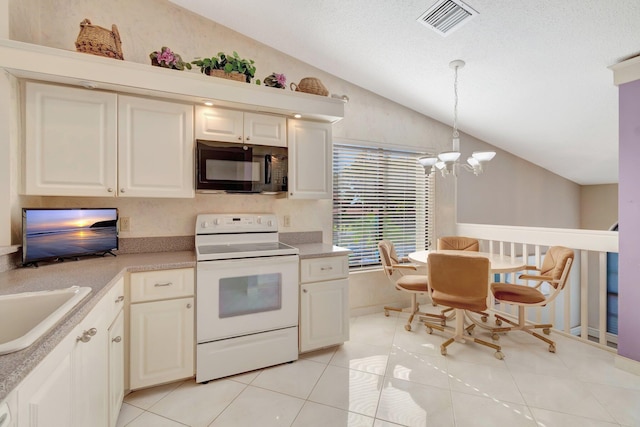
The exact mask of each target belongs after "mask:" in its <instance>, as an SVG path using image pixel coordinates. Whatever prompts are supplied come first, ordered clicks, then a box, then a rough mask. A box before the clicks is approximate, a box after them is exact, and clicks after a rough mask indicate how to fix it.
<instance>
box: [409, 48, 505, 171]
mask: <svg viewBox="0 0 640 427" xmlns="http://www.w3.org/2000/svg"><path fill="white" fill-rule="evenodd" d="M464 65H465V63H464V61H462V60H460V59H457V60H455V61H451V63H449V67H451V68H453V70H454V75H455V78H454V83H453V93H454V104H453V139H452V149H451V151H443V152H441V153H439V154H438V155H437V156H423V157H420V158H419V159H418V162H420V164H421V165H422V166H423V167H424V170H425V172H426V173H434V172H436V171H438V170H439V171H440V172H441V173H442V176H446V175H454V176H456V175H457V171H458V169H459V168H463V169H464V170H467V171H469V172H473V173H474V174H475V175H480V174H481V173H482V166H483V164H485V163H487V162H489V161H490V160H491V159H493V158H494V157H495V155H496V152H495V151H474V152H473V153H472V154H471V157H469V158H467V163H463V164H460V163H459V162H458V159H459V158H460V155H461V153H460V135H459V133H458V69H459V68H462V67H464Z"/></svg>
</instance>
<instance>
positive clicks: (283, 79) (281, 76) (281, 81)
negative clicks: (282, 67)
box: [274, 73, 287, 86]
mask: <svg viewBox="0 0 640 427" xmlns="http://www.w3.org/2000/svg"><path fill="white" fill-rule="evenodd" d="M274 75H275V76H276V81H277V82H278V84H279V85H282V86H284V85H286V84H287V77H286V76H285V75H284V74H278V73H274Z"/></svg>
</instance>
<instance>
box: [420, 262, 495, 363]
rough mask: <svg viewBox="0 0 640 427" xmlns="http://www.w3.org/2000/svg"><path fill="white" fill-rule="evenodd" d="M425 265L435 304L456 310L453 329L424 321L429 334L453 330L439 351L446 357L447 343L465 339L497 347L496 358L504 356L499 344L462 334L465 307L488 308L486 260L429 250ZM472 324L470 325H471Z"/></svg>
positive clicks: (493, 347)
mask: <svg viewBox="0 0 640 427" xmlns="http://www.w3.org/2000/svg"><path fill="white" fill-rule="evenodd" d="M427 265H428V276H429V282H430V284H431V289H433V293H432V294H431V298H432V299H433V301H434V302H435V303H437V304H440V305H443V306H446V307H451V308H452V309H454V310H455V320H456V327H455V330H453V331H451V330H450V328H448V327H446V326H442V325H437V324H435V323H431V322H428V321H427V322H424V325H425V326H426V327H427V332H428V333H429V334H431V333H433V330H434V329H437V330H439V331H442V332H449V333H451V332H452V333H451V335H452V336H451V338H449V339H448V340H447V341H445V342H444V343H443V344H442V345H441V346H440V353H441V354H442V355H443V356H446V354H447V346H448V345H450V344H451V343H453V342H454V341H457V342H465V341H466V340H470V341H473V342H475V343H477V344H481V345H484V346H487V347H490V348H492V349H494V350H496V352H495V357H496V358H498V359H502V358H504V355H503V354H502V352H501V347H500V346H499V345H496V344H492V343H490V342H487V341H483V340H481V339H478V338H473V337H470V336H469V337H465V336H464V333H465V327H464V319H465V310H469V311H474V312H482V311H484V310H486V309H487V295H488V294H489V272H490V262H489V259H487V258H484V257H468V256H459V255H446V254H439V253H432V254H429V257H428V258H427ZM473 326H474V325H473V324H472V325H471V327H473Z"/></svg>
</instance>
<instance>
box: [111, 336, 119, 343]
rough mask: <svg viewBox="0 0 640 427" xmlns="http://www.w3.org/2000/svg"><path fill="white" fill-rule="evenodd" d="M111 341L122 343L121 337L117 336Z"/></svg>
mask: <svg viewBox="0 0 640 427" xmlns="http://www.w3.org/2000/svg"><path fill="white" fill-rule="evenodd" d="M111 341H113V342H120V341H122V337H121V336H120V335H118V336H117V337H115V338H114V339H112V340H111Z"/></svg>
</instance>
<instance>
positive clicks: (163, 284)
mask: <svg viewBox="0 0 640 427" xmlns="http://www.w3.org/2000/svg"><path fill="white" fill-rule="evenodd" d="M171 285H173V283H171V282H167V283H156V284H155V285H153V286H155V287H157V288H159V287H161V286H171Z"/></svg>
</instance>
